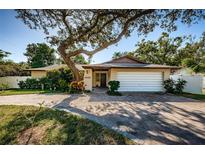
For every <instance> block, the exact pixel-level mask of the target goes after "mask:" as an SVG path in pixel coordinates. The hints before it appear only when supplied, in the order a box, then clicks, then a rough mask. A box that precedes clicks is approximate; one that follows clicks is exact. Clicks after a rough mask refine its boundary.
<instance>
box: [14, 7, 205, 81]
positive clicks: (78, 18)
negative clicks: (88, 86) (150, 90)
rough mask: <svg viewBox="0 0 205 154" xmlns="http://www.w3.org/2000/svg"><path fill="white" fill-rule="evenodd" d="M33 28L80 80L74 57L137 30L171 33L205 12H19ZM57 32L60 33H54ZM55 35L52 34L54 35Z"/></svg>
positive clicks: (113, 42)
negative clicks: (46, 40) (42, 33)
mask: <svg viewBox="0 0 205 154" xmlns="http://www.w3.org/2000/svg"><path fill="white" fill-rule="evenodd" d="M16 11H17V18H20V19H21V20H22V21H23V22H24V23H25V24H26V25H27V26H29V28H31V29H40V30H43V31H44V33H45V34H46V36H47V38H48V40H49V42H50V43H51V44H52V45H56V46H57V47H58V51H59V53H60V55H61V57H62V58H63V60H64V61H65V63H66V64H67V65H68V67H69V68H70V69H71V70H72V72H73V73H74V77H75V79H76V80H78V81H79V80H80V74H79V70H78V69H77V68H76V67H75V65H74V63H73V61H72V58H71V57H74V56H76V55H79V54H86V55H88V56H89V57H91V56H93V55H94V54H96V53H97V52H100V51H102V50H103V49H105V48H107V47H109V46H111V45H114V44H116V43H118V42H119V41H120V40H121V39H122V38H123V37H128V36H130V35H131V33H132V32H133V31H134V30H135V32H137V33H138V34H147V33H149V32H152V31H153V30H154V29H155V28H156V27H161V28H162V29H165V30H167V31H174V30H176V29H177V25H176V21H177V23H179V22H181V23H183V24H188V25H190V24H193V23H197V22H198V21H200V20H201V19H203V20H204V19H205V11H204V10H191V9H189V10H153V9H149V10H144V9H140V10H131V9H129V10H116V9H115V10H112V9H108V10H59V9H58V10H39V9H38V10H16ZM53 31H56V33H53ZM51 32H52V33H51Z"/></svg>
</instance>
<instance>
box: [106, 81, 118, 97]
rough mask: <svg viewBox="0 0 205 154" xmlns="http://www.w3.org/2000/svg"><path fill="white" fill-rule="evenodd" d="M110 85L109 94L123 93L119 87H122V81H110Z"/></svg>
mask: <svg viewBox="0 0 205 154" xmlns="http://www.w3.org/2000/svg"><path fill="white" fill-rule="evenodd" d="M108 85H109V90H108V92H107V94H109V95H116V96H120V95H121V93H119V92H118V89H119V87H120V82H119V81H115V80H113V81H109V82H108Z"/></svg>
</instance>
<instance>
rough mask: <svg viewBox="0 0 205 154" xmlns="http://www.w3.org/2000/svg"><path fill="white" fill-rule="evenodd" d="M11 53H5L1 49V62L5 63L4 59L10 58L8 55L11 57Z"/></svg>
mask: <svg viewBox="0 0 205 154" xmlns="http://www.w3.org/2000/svg"><path fill="white" fill-rule="evenodd" d="M10 54H11V53H10V52H7V51H3V50H1V49H0V61H3V58H5V57H8V55H10Z"/></svg>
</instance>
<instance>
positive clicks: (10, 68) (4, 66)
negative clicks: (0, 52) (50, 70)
mask: <svg viewBox="0 0 205 154" xmlns="http://www.w3.org/2000/svg"><path fill="white" fill-rule="evenodd" d="M26 68H28V65H27V64H25V63H23V62H22V63H14V62H12V61H4V62H0V77H3V76H29V75H30V73H29V72H28V71H25V69H26Z"/></svg>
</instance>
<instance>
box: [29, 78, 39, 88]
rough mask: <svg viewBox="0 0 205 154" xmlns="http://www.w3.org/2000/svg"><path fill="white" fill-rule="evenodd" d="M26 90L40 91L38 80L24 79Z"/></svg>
mask: <svg viewBox="0 0 205 154" xmlns="http://www.w3.org/2000/svg"><path fill="white" fill-rule="evenodd" d="M26 89H41V84H40V82H39V81H38V79H34V78H31V79H29V78H28V79H26Z"/></svg>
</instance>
